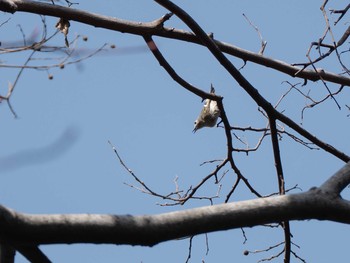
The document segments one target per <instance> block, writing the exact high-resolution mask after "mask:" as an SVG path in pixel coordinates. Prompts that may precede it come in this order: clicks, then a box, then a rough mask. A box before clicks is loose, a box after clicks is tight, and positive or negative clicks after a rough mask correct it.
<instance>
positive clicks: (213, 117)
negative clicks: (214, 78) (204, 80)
mask: <svg viewBox="0 0 350 263" xmlns="http://www.w3.org/2000/svg"><path fill="white" fill-rule="evenodd" d="M210 93H212V94H215V89H214V87H213V85H211V88H210ZM219 116H220V110H219V107H218V104H217V102H216V101H215V100H210V99H206V100H205V102H204V106H203V109H202V111H201V113H200V114H199V116H198V118H197V119H196V121H195V122H194V129H193V131H192V132H193V133H195V132H196V131H197V130H199V129H201V128H203V127H214V126H215V125H216V122H217V120H218V118H219Z"/></svg>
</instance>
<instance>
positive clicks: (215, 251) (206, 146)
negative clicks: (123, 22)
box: [0, 0, 350, 263]
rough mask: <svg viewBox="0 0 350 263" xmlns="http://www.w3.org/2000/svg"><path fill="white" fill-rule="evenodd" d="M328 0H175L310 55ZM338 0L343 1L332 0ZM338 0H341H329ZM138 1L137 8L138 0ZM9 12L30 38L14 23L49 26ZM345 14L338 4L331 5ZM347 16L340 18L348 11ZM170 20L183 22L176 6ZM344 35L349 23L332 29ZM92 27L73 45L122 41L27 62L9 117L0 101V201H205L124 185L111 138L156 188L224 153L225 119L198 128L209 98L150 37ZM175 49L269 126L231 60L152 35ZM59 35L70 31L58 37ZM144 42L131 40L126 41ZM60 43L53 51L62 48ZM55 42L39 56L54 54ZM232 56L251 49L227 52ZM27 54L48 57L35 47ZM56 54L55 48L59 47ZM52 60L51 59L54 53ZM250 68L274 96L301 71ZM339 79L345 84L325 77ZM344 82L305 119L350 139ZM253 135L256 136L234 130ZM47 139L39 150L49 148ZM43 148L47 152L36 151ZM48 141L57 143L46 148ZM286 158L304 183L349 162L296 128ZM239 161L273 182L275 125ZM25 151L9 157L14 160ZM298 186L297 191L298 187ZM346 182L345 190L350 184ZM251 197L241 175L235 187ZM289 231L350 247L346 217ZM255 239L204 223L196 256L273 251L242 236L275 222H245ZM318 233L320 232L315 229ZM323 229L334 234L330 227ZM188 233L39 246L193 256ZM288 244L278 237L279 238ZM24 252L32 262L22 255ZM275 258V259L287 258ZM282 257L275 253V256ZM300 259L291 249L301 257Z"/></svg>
mask: <svg viewBox="0 0 350 263" xmlns="http://www.w3.org/2000/svg"><path fill="white" fill-rule="evenodd" d="M322 2H323V1H314V0H313V1H307V2H303V3H302V4H301V3H300V2H299V1H289V2H283V1H226V0H223V1H220V4H218V3H217V1H206V3H205V5H204V4H203V3H202V2H201V1H176V3H178V4H179V5H180V6H182V7H183V8H184V9H185V10H186V11H188V12H189V14H191V15H192V16H193V18H195V19H196V20H197V22H198V23H199V24H200V25H201V26H202V27H203V28H204V30H206V31H207V32H214V35H215V38H217V39H219V40H222V41H225V42H229V43H231V44H234V45H237V46H239V47H241V48H244V49H248V50H251V51H254V52H258V51H259V49H260V40H259V38H258V35H257V34H256V32H255V31H254V29H253V28H252V27H251V26H250V25H249V24H248V23H247V21H246V20H245V18H244V17H243V16H242V13H244V14H246V15H247V16H248V17H249V19H250V20H251V21H252V22H253V23H254V24H255V25H257V26H258V27H259V29H260V32H261V33H262V35H263V38H264V40H266V41H267V42H268V44H267V48H266V51H265V55H266V56H268V57H272V58H275V59H279V60H283V61H286V62H289V63H295V62H303V61H305V60H306V57H305V54H306V51H307V49H308V47H309V44H310V42H312V41H315V40H317V39H318V38H319V37H320V36H321V35H322V34H323V32H324V28H325V25H324V20H323V17H322V13H321V12H320V11H319V7H320V6H321V4H322ZM333 2H334V1H333ZM333 2H330V6H329V7H332V8H335V9H337V8H342V7H345V6H346V4H347V2H346V1H337V2H336V3H335V2H334V3H333ZM333 4H337V6H334V5H333ZM136 6H137V8H136ZM74 7H75V8H80V9H83V10H89V11H92V12H94V13H100V14H104V15H109V16H115V17H118V18H123V19H129V20H135V21H151V20H154V19H157V18H159V17H161V16H162V15H164V14H165V13H166V12H167V11H166V10H164V9H163V8H162V7H160V6H158V5H157V4H156V3H154V2H153V1H119V0H118V1H117V0H113V1H111V0H109V1H103V4H101V2H100V1H82V3H80V4H79V5H77V6H74ZM7 18H11V20H9V22H7V23H6V24H5V25H3V26H2V27H1V28H0V30H1V35H2V39H1V41H2V42H3V43H4V42H5V41H6V40H18V39H21V33H20V30H19V27H18V26H17V25H21V27H22V29H23V31H24V32H25V34H26V35H30V33H31V32H33V30H35V29H36V30H39V31H40V30H41V19H40V17H38V16H36V15H31V14H22V13H16V14H15V15H14V16H12V15H9V14H4V13H2V14H1V21H0V22H3V21H6V19H7ZM333 18H336V17H331V19H333ZM344 21H345V20H344ZM56 22H57V19H56V18H47V25H48V30H49V32H51V33H52V32H54V30H55V29H54V25H55V23H56ZM166 26H169V27H176V28H183V29H186V26H185V25H183V24H182V23H181V22H180V21H179V20H178V19H176V18H175V17H173V18H171V20H170V21H167V22H166ZM334 32H335V36H336V38H339V37H340V36H341V34H342V31H341V30H337V29H335V31H334ZM76 35H86V36H88V41H87V42H84V41H82V40H79V41H78V43H77V47H79V48H81V49H82V50H85V49H86V50H95V49H97V48H99V47H101V46H102V45H103V44H105V43H108V44H115V45H116V46H117V48H116V49H115V50H110V51H109V50H107V51H105V52H104V53H100V55H98V56H95V57H93V58H90V59H88V60H85V61H83V62H82V63H80V64H79V65H70V66H67V67H65V68H64V69H58V68H55V69H50V70H49V73H50V74H52V75H53V80H49V79H48V75H47V72H46V71H37V70H25V71H24V73H23V75H22V77H21V78H20V80H19V83H18V84H17V86H16V89H15V91H14V93H13V96H12V100H11V102H12V105H13V107H14V109H15V111H16V113H17V114H18V116H19V118H17V119H14V118H13V115H12V114H11V112H10V111H9V109H8V107H7V105H6V103H2V104H0V116H1V118H2V124H3V125H2V128H1V131H0V134H1V138H2V144H1V145H2V147H0V164H1V166H2V167H5V168H3V171H2V172H1V171H0V173H1V176H0V200H1V204H3V205H5V206H8V207H10V208H13V209H15V210H17V211H21V212H26V213H35V214H42V213H112V214H132V215H140V214H156V213H163V212H168V211H174V210H177V209H186V208H192V207H198V206H203V205H209V202H207V201H192V202H189V203H187V204H186V206H175V207H173V206H172V207H166V206H159V205H157V203H162V200H159V199H157V198H155V197H152V196H149V195H145V194H143V193H140V192H139V191H137V190H135V189H132V188H130V187H128V186H127V185H126V184H124V183H127V184H132V185H136V183H135V182H134V181H133V180H132V178H131V177H130V176H129V174H128V173H127V172H126V171H125V170H124V169H123V167H121V165H120V164H119V162H118V160H117V159H116V156H115V154H114V153H113V151H112V149H111V147H110V145H109V144H108V140H110V141H111V142H112V143H113V144H114V145H115V146H116V147H117V148H118V151H119V153H120V155H121V156H122V158H123V160H124V161H125V162H126V164H127V165H128V166H129V167H130V168H131V169H132V170H133V171H134V172H135V173H136V174H137V175H138V176H139V177H140V178H142V180H144V181H145V182H146V183H147V184H148V185H149V186H150V187H152V189H154V190H156V191H159V192H160V193H164V194H166V193H168V192H171V191H173V190H174V189H175V185H174V178H176V177H178V182H179V185H180V187H182V188H184V189H186V188H188V187H189V186H190V185H195V184H196V183H197V182H199V181H200V179H201V178H202V177H204V176H205V175H207V174H208V173H209V172H211V171H212V170H213V169H214V168H215V164H212V165H206V166H200V164H201V163H202V162H204V161H207V160H212V159H222V158H224V157H225V153H226V141H225V134H224V131H223V130H222V129H220V128H212V129H209V128H208V129H202V130H200V131H198V132H197V133H196V134H193V133H192V129H193V122H194V120H195V119H196V117H197V115H198V113H199V112H200V110H201V107H202V103H201V99H200V98H197V97H196V96H195V95H193V94H190V93H189V92H188V91H186V90H184V89H183V88H182V87H180V86H179V85H178V84H176V83H175V82H173V81H172V80H171V78H170V77H169V76H168V75H167V74H166V72H165V71H164V70H163V69H162V68H161V67H160V66H159V64H158V62H157V61H156V60H155V59H154V57H153V55H152V54H151V53H150V52H148V51H147V50H145V51H144V52H143V50H144V49H143V48H144V46H145V45H144V42H143V39H142V38H141V37H138V36H132V35H127V34H122V33H119V32H112V31H107V30H105V29H98V28H93V27H90V26H85V25H82V24H79V23H76V22H71V28H70V33H69V35H68V38H69V39H70V40H71V39H74V37H75V36H76ZM155 40H156V43H157V45H158V46H159V48H160V49H161V51H162V52H163V54H164V56H165V57H166V58H167V59H168V61H169V63H170V64H171V65H172V66H173V67H174V68H175V69H176V71H177V72H178V73H179V74H180V75H181V76H182V77H184V78H185V79H186V80H187V81H188V82H190V83H192V84H194V85H195V86H197V87H199V88H201V89H203V90H206V91H209V88H210V83H213V84H214V86H215V88H216V91H217V93H218V94H220V95H222V96H224V103H225V107H226V112H227V114H228V117H229V120H230V122H231V124H232V125H235V126H250V125H251V126H259V127H264V126H265V125H266V120H265V119H264V118H262V116H261V114H260V113H259V112H258V110H257V106H256V104H255V103H254V102H253V101H252V100H251V99H250V98H249V97H248V96H247V94H245V92H244V91H243V90H242V89H241V88H240V87H239V86H238V85H237V84H236V83H235V81H234V80H233V79H232V78H231V77H230V76H229V75H228V74H227V73H226V72H225V71H224V70H223V69H222V67H221V66H220V65H219V64H218V63H217V62H216V61H215V59H214V58H213V57H212V55H211V54H209V52H208V51H207V50H206V49H205V48H203V47H199V46H196V45H192V44H189V43H181V42H179V41H174V40H167V39H160V38H155ZM52 43H53V44H56V45H64V40H63V36H62V35H57V36H56V37H55V38H54V40H53V42H52ZM130 47H132V48H133V47H136V48H137V49H138V48H140V50H141V52H135V53H132V52H131V53H128V52H126V50H127V48H130ZM28 55H29V54H28V53H26V54H24V53H19V54H12V55H11V56H9V55H3V56H2V57H1V62H2V63H3V64H19V65H21V64H22V63H23V62H24V61H25V60H26V58H27V56H28ZM61 55H62V54H59V53H56V54H54V55H52V56H54V57H59V56H61ZM48 56H50V54H48V55H45V56H41V57H46V58H47V57H48ZM230 59H231V61H232V62H233V63H234V65H235V66H237V67H240V66H242V64H243V62H242V61H241V60H238V59H236V58H230ZM32 63H47V62H44V61H38V62H37V61H36V62H32ZM52 63H56V61H52ZM49 64H50V62H49ZM320 67H324V68H325V69H326V70H329V71H332V72H340V71H341V68H340V67H339V65H338V63H337V62H336V61H335V60H334V59H331V58H330V59H329V60H327V62H326V63H322V64H321V65H320ZM241 72H242V74H243V75H244V76H245V77H246V78H247V79H248V80H249V81H250V82H251V83H252V84H253V85H254V86H255V87H256V88H257V89H258V90H259V91H260V92H261V94H263V95H264V96H266V98H268V99H269V101H271V103H272V104H275V103H276V102H277V101H278V99H279V98H280V97H281V96H282V95H283V94H284V93H285V92H286V91H287V90H288V88H289V86H288V85H287V84H283V83H282V82H283V81H290V82H292V83H293V84H295V83H301V82H302V81H301V80H300V79H293V78H291V77H289V76H286V75H283V74H279V73H278V72H274V71H273V70H271V69H267V68H265V67H262V66H257V65H254V64H252V63H248V64H247V65H246V66H245V68H244V69H243V70H242V71H241ZM17 73H18V69H17V70H16V69H8V68H1V71H0V84H1V85H0V92H1V94H6V92H7V85H8V82H13V81H14V79H15V77H16V74H17ZM330 87H331V88H332V89H336V88H337V86H335V85H332V84H331V85H330ZM305 90H310V92H311V94H312V95H314V96H316V97H317V96H319V97H321V96H322V95H324V94H326V91H325V88H324V86H323V85H322V84H321V83H309V85H308V86H307V87H306V88H305ZM348 95H349V91H348V90H345V91H344V93H343V95H342V97H339V98H338V101H339V103H340V104H342V106H343V109H342V110H341V111H339V110H338V109H337V107H336V106H335V104H334V102H333V101H327V102H325V103H324V104H322V105H320V106H318V107H315V108H314V109H311V110H308V111H306V113H305V116H304V120H303V126H304V127H305V128H307V129H310V131H311V132H312V133H314V134H315V135H316V136H319V137H320V138H321V139H322V140H325V141H327V142H328V143H330V144H333V145H334V146H335V147H337V148H339V149H340V150H342V151H344V152H347V149H349V147H350V142H349V140H346V139H345V138H347V135H348V134H349V132H350V129H349V125H348V123H349V118H348V117H347V116H346V115H347V114H348V112H347V111H346V108H345V107H344V104H346V103H349V102H348V101H347V100H346V98H348ZM304 105H305V99H304V98H303V97H301V96H299V95H298V94H297V93H291V94H290V95H289V96H288V97H287V98H286V99H285V100H284V101H283V102H282V103H281V105H280V107H279V109H280V110H284V112H285V114H286V115H288V116H290V117H291V118H293V119H294V120H295V121H296V122H298V123H299V122H301V118H300V114H301V109H302V107H303V106H304ZM237 134H238V135H239V136H241V138H242V139H244V140H246V141H247V142H249V145H250V146H253V145H255V143H256V141H257V139H258V137H257V136H256V135H255V134H250V133H247V132H246V133H237ZM234 144H235V146H236V147H243V145H241V144H240V143H239V141H235V142H234ZM43 149H44V150H45V149H46V150H47V149H49V150H48V151H42V150H43ZM42 152H44V153H46V154H44V155H40V153H42ZM48 152H50V154H48ZM281 152H282V161H283V162H284V172H285V177H286V187H287V188H291V187H293V186H295V185H296V184H298V186H299V187H300V188H301V189H303V190H307V189H309V188H310V187H312V186H317V185H319V184H321V183H322V182H323V181H324V180H325V179H326V178H327V177H328V176H330V175H331V174H332V173H334V172H335V171H337V170H338V169H339V168H340V167H341V166H342V165H343V163H342V162H341V161H339V160H337V159H336V158H335V157H332V156H330V155H329V154H327V153H325V152H323V151H310V150H307V149H306V148H304V147H302V146H301V145H300V144H296V143H295V142H293V141H292V140H290V139H289V138H287V137H284V138H283V140H282V141H281ZM234 158H235V161H236V162H237V165H238V167H239V168H240V170H241V171H242V173H243V174H244V175H245V176H246V177H247V178H248V179H249V181H250V182H251V183H252V185H253V186H254V187H255V188H256V189H257V190H258V191H259V192H261V193H262V194H270V193H271V192H276V191H277V189H278V188H277V180H276V175H275V171H274V166H273V157H272V152H271V144H270V141H269V139H266V140H265V141H264V142H263V144H262V146H261V148H260V150H259V151H258V152H254V153H251V154H249V156H246V155H245V154H243V153H240V154H239V153H235V154H234ZM12 161H13V162H14V163H15V164H16V163H21V164H22V165H21V166H20V167H18V165H12V164H11V162H12ZM234 180H235V175H234V174H233V173H232V171H230V172H229V173H228V174H227V175H226V176H225V180H224V181H223V187H222V190H221V197H222V198H220V199H216V200H215V202H216V203H221V202H223V200H224V198H225V194H226V193H227V191H228V190H229V189H230V187H231V186H232V184H233V182H234ZM216 192H217V185H215V184H214V183H213V182H209V183H208V184H207V185H206V186H205V187H204V188H203V189H202V190H201V193H202V194H207V195H215V194H216ZM295 192H298V191H297V190H296V191H295ZM347 192H348V190H346V191H345V193H344V196H346V195H348V193H347ZM251 198H254V196H252V195H251V194H250V192H249V191H248V189H246V188H245V187H244V186H243V185H241V186H240V187H239V188H238V190H237V192H236V193H235V194H234V195H233V197H232V201H236V200H246V199H251ZM291 229H292V234H293V236H294V238H293V242H295V243H296V244H297V245H299V246H300V247H301V248H300V249H298V248H295V247H294V250H295V252H297V253H298V255H299V256H301V257H303V258H304V259H306V260H307V262H331V261H333V262H344V261H345V259H346V258H347V257H348V253H347V244H348V243H349V241H350V240H349V236H348V235H347V234H346V233H347V232H346V230H348V226H346V225H341V224H337V223H328V222H318V221H314V220H312V221H308V222H292V223H291ZM245 231H246V234H247V238H248V241H247V243H246V244H243V241H244V238H243V236H242V233H241V230H239V229H238V230H232V231H225V232H220V233H212V234H209V235H208V237H209V249H210V250H209V254H208V255H206V241H205V236H204V235H200V236H198V237H195V238H194V242H193V248H192V257H191V259H192V260H191V262H200V261H201V260H202V259H203V260H204V261H205V262H232V261H237V262H256V261H257V260H259V259H261V258H264V257H269V256H271V255H272V254H274V252H276V251H272V252H271V251H270V252H268V253H265V254H258V255H250V256H248V257H246V256H243V251H244V250H259V249H265V248H267V247H269V246H272V245H275V244H276V243H279V242H280V241H282V240H283V233H282V231H281V230H280V229H270V228H264V227H255V228H251V229H246V230H245ZM320 237H322V238H320ZM326 237H327V238H326ZM188 245H189V243H188V240H180V241H171V242H167V243H163V244H159V245H157V246H155V247H153V248H147V247H146V248H144V247H130V246H111V245H107V246H105V245H99V246H96V245H70V246H68V245H57V246H56V245H54V246H45V247H42V249H43V251H44V252H46V253H47V255H48V256H49V258H50V259H51V260H52V261H53V262H77V260H79V261H81V262H116V261H118V262H164V261H165V260H166V261H167V262H170V263H172V262H174V263H175V262H184V261H185V259H186V257H187V253H188ZM278 251H279V250H278ZM17 259H18V261H16V262H26V261H25V259H23V258H21V257H20V256H18V257H17ZM278 261H280V260H278ZM276 262H277V261H276ZM293 262H296V261H294V259H293Z"/></svg>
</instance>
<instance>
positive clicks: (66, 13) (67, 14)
mask: <svg viewBox="0 0 350 263" xmlns="http://www.w3.org/2000/svg"><path fill="white" fill-rule="evenodd" d="M0 10H1V11H4V12H9V13H15V12H27V13H34V14H39V15H47V16H52V17H58V18H64V19H66V20H69V21H76V22H80V23H83V24H86V25H91V26H94V27H101V28H105V29H110V30H114V31H119V32H122V33H129V34H134V35H140V36H144V35H155V36H160V37H165V38H170V39H177V40H182V41H187V42H191V43H195V44H199V45H203V43H202V42H201V40H200V39H198V38H197V37H196V36H195V35H194V34H193V33H191V32H188V31H185V30H180V29H175V28H167V27H163V22H164V21H163V20H162V19H157V20H155V21H152V22H135V21H128V20H123V19H118V18H115V17H109V16H104V15H100V14H95V13H91V12H87V11H83V10H78V9H74V8H71V7H64V6H59V5H52V4H46V3H41V2H37V1H32V0H0ZM214 41H215V43H216V45H217V46H218V47H219V48H220V50H221V51H222V52H224V53H227V54H230V55H232V56H235V57H238V58H241V59H242V60H244V61H250V62H253V63H256V64H259V65H263V66H266V67H269V68H272V69H275V70H277V71H280V72H283V73H285V74H287V75H290V76H292V77H297V78H301V79H307V80H311V81H317V80H320V79H321V78H322V79H323V80H324V81H329V82H334V83H337V84H341V85H344V86H350V78H349V77H346V76H345V75H340V74H336V73H332V72H327V71H325V70H320V71H319V72H315V71H314V70H309V69H303V70H302V69H301V68H300V67H296V66H292V65H291V64H289V63H286V62H283V61H280V60H277V59H272V58H268V57H265V56H263V55H261V54H258V53H254V52H251V51H248V50H245V49H242V48H239V47H236V46H234V45H231V44H228V43H225V42H222V41H218V40H214Z"/></svg>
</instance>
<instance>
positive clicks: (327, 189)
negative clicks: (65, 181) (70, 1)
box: [0, 163, 350, 247]
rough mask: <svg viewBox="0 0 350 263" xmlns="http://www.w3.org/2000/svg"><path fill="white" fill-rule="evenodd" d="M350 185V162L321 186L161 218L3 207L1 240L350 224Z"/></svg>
mask: <svg viewBox="0 0 350 263" xmlns="http://www.w3.org/2000/svg"><path fill="white" fill-rule="evenodd" d="M349 181H350V163H348V164H346V165H345V166H344V168H342V169H341V170H340V171H339V172H337V173H336V174H335V175H333V176H332V177H331V178H330V179H329V180H327V181H326V182H325V183H324V184H323V185H322V186H321V187H319V188H312V189H311V190H309V191H307V192H304V193H300V194H292V195H285V196H275V197H268V198H259V199H254V200H247V201H241V202H234V203H228V204H219V205H213V206H206V207H200V208H195V209H189V210H184V211H176V212H171V213H164V214H158V215H142V216H132V215H104V214H76V215H74V214H69V215H65V214H57V215H31V214H23V213H19V212H16V211H14V210H11V209H8V208H6V207H4V206H0V238H1V240H6V242H8V243H9V244H13V246H14V247H16V246H17V247H18V246H33V245H41V244H71V243H94V244H129V245H142V246H153V245H155V244H158V243H160V242H164V241H169V240H174V239H178V238H183V237H187V236H192V235H198V234H202V233H208V232H214V231H222V230H229V229H236V228H241V227H253V226H257V225H262V224H269V223H279V222H281V221H287V220H288V221H290V220H308V219H318V220H329V221H334V222H340V223H345V224H350V202H349V201H347V200H344V199H342V198H341V197H340V196H339V191H341V190H342V189H343V188H344V186H345V185H346V184H348V183H349Z"/></svg>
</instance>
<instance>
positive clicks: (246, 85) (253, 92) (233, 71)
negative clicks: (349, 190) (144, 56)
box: [155, 0, 350, 162]
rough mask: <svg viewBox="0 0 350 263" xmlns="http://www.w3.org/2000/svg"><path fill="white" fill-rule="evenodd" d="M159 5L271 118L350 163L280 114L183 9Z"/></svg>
mask: <svg viewBox="0 0 350 263" xmlns="http://www.w3.org/2000/svg"><path fill="white" fill-rule="evenodd" d="M155 1H156V2H157V3H158V4H160V5H162V6H164V7H165V8H167V9H168V10H169V11H171V12H173V13H174V14H176V15H177V16H178V17H179V18H180V19H181V20H182V21H183V22H184V23H185V24H186V25H187V26H188V27H189V28H191V29H192V31H193V32H194V33H195V34H196V35H197V37H198V38H199V39H200V40H201V41H202V43H203V45H205V46H206V47H207V48H208V49H209V50H210V52H211V53H212V54H213V55H214V56H215V58H216V59H217V60H218V61H219V63H220V64H221V65H222V66H223V67H224V68H225V69H226V70H227V72H229V73H230V75H231V76H232V77H233V78H234V79H235V80H236V81H237V82H238V84H239V85H240V86H241V87H242V88H243V89H244V90H245V91H246V92H247V93H248V94H249V95H250V97H251V98H252V99H253V100H254V101H255V102H256V103H257V104H258V105H259V106H260V107H262V108H263V109H264V110H265V111H266V113H267V114H268V115H269V116H273V117H274V118H275V119H278V120H280V121H281V122H283V123H285V124H286V125H288V126H289V127H290V128H292V129H293V130H295V131H296V132H298V133H299V134H300V135H302V136H304V137H305V138H307V139H308V140H310V141H311V142H313V143H314V144H316V145H317V146H319V147H320V148H322V149H323V150H325V151H327V152H329V153H331V154H332V155H334V156H336V157H338V158H339V159H341V160H343V161H344V162H348V161H350V157H349V156H348V155H346V154H345V153H343V152H340V151H339V150H337V149H336V148H334V147H333V146H331V145H329V144H327V143H325V142H323V141H321V140H320V139H318V138H317V137H315V136H314V135H312V134H311V133H309V132H308V131H307V130H305V129H303V128H302V127H301V126H299V125H298V124H297V123H295V122H294V121H293V120H291V119H290V118H288V117H287V116H285V115H284V114H282V113H280V112H278V111H277V110H276V109H275V108H274V107H273V106H272V105H271V103H269V102H268V101H267V100H266V99H265V98H264V97H263V96H261V94H260V93H259V91H258V90H257V89H256V88H254V87H253V86H252V84H251V83H250V82H249V81H248V80H247V79H246V78H244V77H243V75H242V74H241V73H240V72H239V70H237V68H236V67H235V66H234V65H233V64H232V63H231V62H230V61H229V60H228V59H227V58H226V57H225V55H224V54H223V53H222V52H221V50H220V49H219V48H218V46H217V45H216V43H215V42H214V41H213V40H212V39H211V38H210V37H209V36H208V35H207V34H206V33H205V32H204V31H203V29H202V28H201V27H200V26H199V25H198V24H197V22H196V21H194V20H193V19H192V17H191V16H189V15H188V14H187V13H186V12H185V11H184V10H183V9H181V8H180V7H178V6H177V5H175V4H174V3H172V2H171V1H168V0H155Z"/></svg>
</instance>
